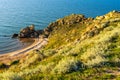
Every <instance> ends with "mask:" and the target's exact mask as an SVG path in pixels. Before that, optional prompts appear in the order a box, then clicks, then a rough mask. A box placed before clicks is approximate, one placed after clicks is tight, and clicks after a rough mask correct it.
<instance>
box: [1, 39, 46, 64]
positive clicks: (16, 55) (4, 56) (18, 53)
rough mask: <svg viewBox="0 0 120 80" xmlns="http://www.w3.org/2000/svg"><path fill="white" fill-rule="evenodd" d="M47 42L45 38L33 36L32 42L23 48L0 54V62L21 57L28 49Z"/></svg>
mask: <svg viewBox="0 0 120 80" xmlns="http://www.w3.org/2000/svg"><path fill="white" fill-rule="evenodd" d="M47 42H48V39H47V38H35V41H34V43H33V44H32V45H30V46H28V47H26V48H24V49H21V50H17V51H14V52H10V53H4V54H1V55H0V62H2V63H6V64H8V63H9V62H10V61H14V60H17V59H20V58H22V57H25V56H26V55H27V54H28V53H29V52H30V51H33V50H37V49H40V48H42V46H44V45H45V44H47Z"/></svg>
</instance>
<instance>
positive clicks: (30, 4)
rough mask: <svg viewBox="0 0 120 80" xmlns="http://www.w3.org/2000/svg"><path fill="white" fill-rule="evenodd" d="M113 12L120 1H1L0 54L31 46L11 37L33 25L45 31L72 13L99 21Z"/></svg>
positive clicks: (117, 8) (119, 4)
mask: <svg viewBox="0 0 120 80" xmlns="http://www.w3.org/2000/svg"><path fill="white" fill-rule="evenodd" d="M112 10H119V11H120V0H0V54H1V53H6V52H10V51H15V50H17V49H21V48H22V47H23V46H25V45H26V44H27V45H29V44H30V43H26V42H25V43H24V42H22V41H19V40H17V39H11V35H12V34H13V33H18V32H19V30H20V29H21V28H23V27H25V26H28V25H30V24H35V26H36V28H37V29H43V28H45V27H47V25H48V24H49V23H50V22H52V21H55V20H56V19H58V18H62V17H64V16H66V15H69V14H72V13H76V14H84V15H86V17H96V16H98V15H103V14H106V13H107V12H109V11H112Z"/></svg>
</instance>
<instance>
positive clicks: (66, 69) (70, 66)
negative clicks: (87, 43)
mask: <svg viewBox="0 0 120 80" xmlns="http://www.w3.org/2000/svg"><path fill="white" fill-rule="evenodd" d="M81 66H82V63H81V62H80V61H78V60H77V59H76V58H74V57H66V58H63V59H62V60H61V61H59V63H58V64H57V65H56V66H55V68H54V69H53V71H52V72H53V73H57V74H64V73H70V72H73V71H77V70H79V69H80V68H81Z"/></svg>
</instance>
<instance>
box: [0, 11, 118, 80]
mask: <svg viewBox="0 0 120 80" xmlns="http://www.w3.org/2000/svg"><path fill="white" fill-rule="evenodd" d="M41 36H43V37H45V38H48V44H47V45H44V46H43V48H42V49H37V50H33V51H31V52H29V53H27V56H24V57H22V58H20V59H16V60H14V61H12V62H10V63H9V65H8V64H5V63H0V79H3V80H88V79H90V80H93V79H95V80H96V79H97V80H101V79H102V80H104V79H105V80H106V79H107V80H111V79H115V80H119V79H120V12H118V11H112V12H109V13H107V14H105V15H103V16H97V17H96V18H86V17H85V16H84V15H81V14H71V15H69V16H66V17H64V18H61V19H58V20H56V21H55V22H53V23H50V24H49V25H48V27H47V28H45V29H44V30H43V33H42V34H41Z"/></svg>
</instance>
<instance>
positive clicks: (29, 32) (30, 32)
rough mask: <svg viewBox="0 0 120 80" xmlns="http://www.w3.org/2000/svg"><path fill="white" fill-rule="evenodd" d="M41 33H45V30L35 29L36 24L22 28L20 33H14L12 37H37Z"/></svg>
mask: <svg viewBox="0 0 120 80" xmlns="http://www.w3.org/2000/svg"><path fill="white" fill-rule="evenodd" d="M40 34H43V30H35V26H34V25H30V26H28V27H26V28H23V29H21V30H20V33H19V34H13V36H12V38H16V37H18V38H37V37H39V35H40Z"/></svg>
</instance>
